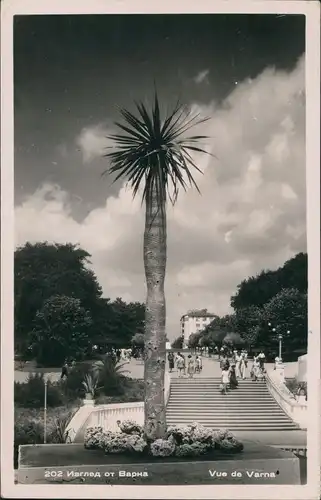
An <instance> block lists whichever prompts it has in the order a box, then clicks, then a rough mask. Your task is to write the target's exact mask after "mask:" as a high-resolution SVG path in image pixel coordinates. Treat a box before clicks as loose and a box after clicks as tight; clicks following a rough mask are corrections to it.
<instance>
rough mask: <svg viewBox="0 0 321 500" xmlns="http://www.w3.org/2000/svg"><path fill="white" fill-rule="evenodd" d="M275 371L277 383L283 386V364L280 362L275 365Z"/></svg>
mask: <svg viewBox="0 0 321 500" xmlns="http://www.w3.org/2000/svg"><path fill="white" fill-rule="evenodd" d="M275 371H276V375H277V378H278V379H279V381H280V382H282V384H284V364H283V363H282V361H279V362H278V363H275Z"/></svg>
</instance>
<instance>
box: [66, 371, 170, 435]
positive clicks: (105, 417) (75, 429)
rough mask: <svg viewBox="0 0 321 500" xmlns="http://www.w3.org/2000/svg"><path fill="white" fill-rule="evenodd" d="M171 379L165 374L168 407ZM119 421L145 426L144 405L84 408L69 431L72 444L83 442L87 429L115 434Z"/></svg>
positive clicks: (92, 405) (107, 405)
mask: <svg viewBox="0 0 321 500" xmlns="http://www.w3.org/2000/svg"><path fill="white" fill-rule="evenodd" d="M170 385H171V378H170V374H169V373H168V372H165V380H164V397H165V405H167V403H168V400H169V396H170ZM118 420H121V421H122V420H134V421H135V422H137V424H139V425H143V424H144V403H143V401H138V402H135V403H116V404H106V405H96V406H94V402H92V404H91V405H88V404H86V405H85V406H82V407H81V408H80V409H79V410H78V412H77V413H76V414H75V415H74V417H73V418H72V420H71V422H70V424H69V426H68V430H69V437H70V440H71V442H82V441H83V439H84V435H85V432H86V429H87V427H96V426H97V427H102V428H103V429H106V430H107V429H108V430H111V431H114V432H117V431H118V430H119V427H118V425H117V421H118Z"/></svg>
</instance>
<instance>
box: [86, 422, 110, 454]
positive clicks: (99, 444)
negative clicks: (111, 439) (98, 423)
mask: <svg viewBox="0 0 321 500" xmlns="http://www.w3.org/2000/svg"><path fill="white" fill-rule="evenodd" d="M108 435H109V434H108V432H107V431H104V430H103V428H102V427H87V429H86V432H85V437H84V446H85V448H86V449H87V450H97V449H104V447H105V438H106V437H107V436H108Z"/></svg>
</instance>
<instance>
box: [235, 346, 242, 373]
mask: <svg viewBox="0 0 321 500" xmlns="http://www.w3.org/2000/svg"><path fill="white" fill-rule="evenodd" d="M241 360H242V356H241V355H240V353H239V352H237V353H236V354H235V373H236V378H241V372H240V364H241Z"/></svg>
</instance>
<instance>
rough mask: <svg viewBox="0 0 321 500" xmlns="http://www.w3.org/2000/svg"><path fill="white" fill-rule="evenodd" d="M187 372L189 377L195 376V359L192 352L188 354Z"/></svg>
mask: <svg viewBox="0 0 321 500" xmlns="http://www.w3.org/2000/svg"><path fill="white" fill-rule="evenodd" d="M187 373H188V377H189V378H193V377H194V373H195V363H194V359H193V358H192V356H191V355H190V354H189V355H188V360H187Z"/></svg>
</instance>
